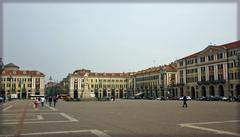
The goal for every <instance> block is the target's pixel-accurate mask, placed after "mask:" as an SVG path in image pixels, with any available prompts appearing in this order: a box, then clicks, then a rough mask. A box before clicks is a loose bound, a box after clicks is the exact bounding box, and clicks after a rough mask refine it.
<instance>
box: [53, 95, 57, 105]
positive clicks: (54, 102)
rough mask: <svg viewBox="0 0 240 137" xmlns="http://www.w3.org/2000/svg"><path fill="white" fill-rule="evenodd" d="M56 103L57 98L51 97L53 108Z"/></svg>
mask: <svg viewBox="0 0 240 137" xmlns="http://www.w3.org/2000/svg"><path fill="white" fill-rule="evenodd" d="M56 103H57V97H56V96H54V97H53V106H54V107H55V106H56Z"/></svg>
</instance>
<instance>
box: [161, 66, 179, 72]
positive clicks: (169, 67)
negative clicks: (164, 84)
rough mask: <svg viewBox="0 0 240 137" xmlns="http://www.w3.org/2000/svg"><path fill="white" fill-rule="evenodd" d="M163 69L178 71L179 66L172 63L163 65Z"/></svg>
mask: <svg viewBox="0 0 240 137" xmlns="http://www.w3.org/2000/svg"><path fill="white" fill-rule="evenodd" d="M163 69H164V70H166V71H177V66H176V65H172V64H170V65H167V66H165V67H163Z"/></svg>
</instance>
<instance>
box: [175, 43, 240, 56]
mask: <svg viewBox="0 0 240 137" xmlns="http://www.w3.org/2000/svg"><path fill="white" fill-rule="evenodd" d="M213 47H216V48H224V49H232V48H239V47H240V41H235V42H231V43H227V44H224V45H219V46H213ZM202 51H203V50H202ZM202 51H199V52H197V53H193V54H191V55H189V56H186V57H184V58H181V59H179V60H182V59H186V58H193V57H196V56H197V55H198V54H200V53H201V52H202Z"/></svg>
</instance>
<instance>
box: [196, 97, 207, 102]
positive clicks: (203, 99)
mask: <svg viewBox="0 0 240 137" xmlns="http://www.w3.org/2000/svg"><path fill="white" fill-rule="evenodd" d="M196 100H197V101H206V100H207V97H204V96H203V97H199V98H197V99H196Z"/></svg>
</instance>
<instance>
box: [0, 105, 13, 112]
mask: <svg viewBox="0 0 240 137" xmlns="http://www.w3.org/2000/svg"><path fill="white" fill-rule="evenodd" d="M12 107H13V105H10V106H8V107H6V108H4V109H3V110H2V111H6V110H8V109H10V108H12Z"/></svg>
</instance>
